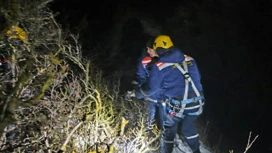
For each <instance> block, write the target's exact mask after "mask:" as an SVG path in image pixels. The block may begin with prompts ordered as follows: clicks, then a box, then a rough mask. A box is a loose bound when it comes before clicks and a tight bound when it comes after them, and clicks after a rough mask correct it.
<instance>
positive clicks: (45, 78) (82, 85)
mask: <svg viewBox="0 0 272 153" xmlns="http://www.w3.org/2000/svg"><path fill="white" fill-rule="evenodd" d="M49 2H50V1H48V0H37V1H31V0H26V1H20V0H11V1H6V3H4V4H5V5H3V6H1V7H2V8H1V10H2V13H3V14H4V16H5V18H6V21H7V24H6V25H7V28H5V30H11V31H12V32H13V33H14V35H15V36H6V31H5V30H4V31H2V32H1V35H5V37H3V39H2V40H1V47H0V49H1V50H0V51H1V58H2V59H7V61H6V62H2V63H5V64H6V65H7V66H6V67H5V72H3V71H1V75H0V80H1V84H0V89H1V92H2V94H1V96H0V100H1V106H2V107H1V108H2V112H1V120H2V122H5V121H6V119H7V118H11V121H10V122H9V125H8V126H6V127H5V129H4V130H3V132H2V133H1V134H2V136H1V139H0V151H1V152H77V153H79V152H81V153H82V152H98V151H102V152H111V153H113V152H120V153H139V152H143V153H144V152H151V151H155V150H157V149H158V147H159V143H158V142H159V138H160V131H159V130H158V129H154V130H152V131H148V132H146V131H145V122H146V109H145V108H146V106H145V103H144V102H143V101H137V100H134V101H133V102H127V101H125V100H124V99H123V98H122V95H120V92H119V86H120V81H119V79H118V77H113V78H112V79H111V80H105V79H103V75H102V71H101V70H99V69H98V68H96V67H95V65H93V63H92V61H91V60H90V59H89V60H87V59H84V58H83V57H82V55H81V47H80V43H79V42H78V41H77V36H75V35H71V34H68V33H65V32H63V31H62V29H61V26H60V25H59V24H58V23H57V22H56V21H55V19H54V17H55V14H53V13H52V12H51V11H50V9H49V8H48V7H47V5H48V3H49ZM12 26H15V27H20V28H22V29H23V30H24V32H25V33H26V34H27V35H26V36H25V37H24V39H25V40H26V41H23V40H22V38H21V37H19V36H18V35H19V34H18V33H16V30H15V29H12V28H11V27H12ZM10 28H11V29H10ZM16 35H17V36H16ZM17 42H19V43H17ZM8 114H10V115H8ZM123 130H124V133H123Z"/></svg>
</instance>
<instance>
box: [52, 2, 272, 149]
mask: <svg viewBox="0 0 272 153" xmlns="http://www.w3.org/2000/svg"><path fill="white" fill-rule="evenodd" d="M89 3H90V4H89ZM51 8H52V10H53V11H54V12H58V13H59V15H58V16H56V18H57V20H58V21H59V23H60V24H62V26H63V28H68V29H70V30H71V31H72V32H74V33H79V34H80V40H81V42H82V46H83V53H84V54H85V55H86V57H90V58H91V57H92V56H94V55H96V54H97V55H98V56H97V57H99V58H97V59H96V60H97V61H96V62H97V64H98V66H100V67H101V68H102V69H103V70H105V75H106V76H107V75H110V74H112V73H113V72H115V71H118V72H121V74H122V86H121V88H122V90H123V91H125V90H127V89H129V84H130V83H129V82H130V81H131V80H132V78H133V72H134V71H135V69H136V61H137V58H138V57H139V56H140V54H141V51H142V49H143V48H144V47H145V45H146V42H147V41H148V40H149V39H150V38H152V37H154V36H156V34H169V35H170V36H171V37H172V39H173V42H174V44H175V45H176V46H178V47H179V48H180V49H181V50H182V51H183V52H184V53H186V54H188V55H191V56H192V57H194V59H195V60H196V61H197V63H198V66H199V69H200V72H201V75H202V83H203V86H204V94H205V98H206V106H205V110H204V114H203V115H202V116H201V118H200V119H201V120H203V121H204V122H206V123H209V126H208V130H209V132H208V137H209V139H210V140H209V141H210V143H212V144H217V143H218V142H219V141H222V142H221V144H220V147H222V148H224V151H222V152H228V150H231V149H234V152H242V149H244V148H245V146H246V143H247V139H248V135H249V132H250V131H252V132H253V133H252V134H253V136H255V135H257V134H258V135H259V138H258V139H257V140H256V142H255V143H254V144H253V146H252V148H251V149H250V150H249V151H248V153H266V152H269V151H268V148H269V147H270V152H272V141H271V136H272V135H271V131H270V129H272V126H271V121H272V120H271V114H270V113H271V108H272V105H271V98H272V96H271V95H272V94H271V93H272V90H271V89H272V82H271V77H270V74H271V70H272V69H271V63H270V59H271V56H270V55H269V54H271V51H272V45H271V44H272V41H271V40H272V28H271V27H272V23H271V21H272V2H271V1H270V0H259V1H257V0H256V1H253V0H237V1H233V0H229V1H223V0H196V1H188V0H180V1H178V2H175V3H174V2H172V3H170V2H164V1H156V2H154V1H145V2H141V1H135V3H132V2H131V3H130V4H128V3H126V4H124V3H123V4H117V2H116V3H115V4H109V3H107V2H105V1H95V2H90V1H87V0H86V1H84V0H56V1H54V2H53V3H51Z"/></svg>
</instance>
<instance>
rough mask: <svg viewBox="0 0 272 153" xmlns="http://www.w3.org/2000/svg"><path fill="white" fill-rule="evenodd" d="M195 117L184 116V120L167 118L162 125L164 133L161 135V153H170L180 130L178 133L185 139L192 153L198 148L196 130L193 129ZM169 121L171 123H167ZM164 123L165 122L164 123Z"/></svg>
mask: <svg viewBox="0 0 272 153" xmlns="http://www.w3.org/2000/svg"><path fill="white" fill-rule="evenodd" d="M196 119H197V116H194V115H185V116H184V118H178V117H167V120H166V124H164V131H163V134H162V143H161V152H162V153H171V152H172V151H173V147H174V143H173V142H174V139H175V136H176V134H177V132H178V129H179V128H178V127H179V126H181V128H180V130H181V131H180V133H182V135H183V136H184V137H185V141H186V143H187V144H188V146H189V147H190V148H191V149H192V151H193V152H195V151H197V150H198V149H199V147H200V143H199V137H198V133H197V129H196V127H195V120H196ZM169 120H171V121H169ZM164 123H165V122H164Z"/></svg>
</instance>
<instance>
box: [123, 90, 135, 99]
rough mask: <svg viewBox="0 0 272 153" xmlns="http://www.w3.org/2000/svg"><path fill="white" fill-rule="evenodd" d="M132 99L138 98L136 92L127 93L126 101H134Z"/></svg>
mask: <svg viewBox="0 0 272 153" xmlns="http://www.w3.org/2000/svg"><path fill="white" fill-rule="evenodd" d="M132 97H136V95H135V90H132V91H127V93H126V95H125V100H127V101H132Z"/></svg>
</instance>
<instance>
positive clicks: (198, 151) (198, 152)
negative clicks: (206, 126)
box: [193, 150, 201, 153]
mask: <svg viewBox="0 0 272 153" xmlns="http://www.w3.org/2000/svg"><path fill="white" fill-rule="evenodd" d="M193 153H201V152H200V150H197V151H194V152H193Z"/></svg>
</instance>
